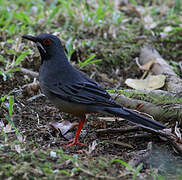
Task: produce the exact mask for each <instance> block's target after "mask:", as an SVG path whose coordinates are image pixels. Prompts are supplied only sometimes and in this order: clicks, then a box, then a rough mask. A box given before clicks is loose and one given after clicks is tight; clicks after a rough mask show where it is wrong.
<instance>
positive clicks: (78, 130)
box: [63, 117, 85, 147]
mask: <svg viewBox="0 0 182 180" xmlns="http://www.w3.org/2000/svg"><path fill="white" fill-rule="evenodd" d="M84 123H85V117H84V118H83V119H81V120H80V122H79V124H78V128H77V130H76V134H75V137H74V139H72V140H70V141H71V142H72V143H70V144H65V145H63V146H65V147H71V146H73V145H80V146H85V144H83V143H80V142H79V141H78V138H79V135H80V132H81V130H82V128H83V125H84Z"/></svg>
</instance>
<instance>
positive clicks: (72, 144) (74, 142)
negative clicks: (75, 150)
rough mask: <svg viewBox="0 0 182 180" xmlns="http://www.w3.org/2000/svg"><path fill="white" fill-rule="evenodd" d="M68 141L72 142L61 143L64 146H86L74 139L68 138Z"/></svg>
mask: <svg viewBox="0 0 182 180" xmlns="http://www.w3.org/2000/svg"><path fill="white" fill-rule="evenodd" d="M69 142H72V143H70V144H63V146H64V147H71V146H74V145H80V146H86V145H85V144H84V143H81V142H79V141H75V139H71V140H69Z"/></svg>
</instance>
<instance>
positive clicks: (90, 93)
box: [44, 79, 121, 107]
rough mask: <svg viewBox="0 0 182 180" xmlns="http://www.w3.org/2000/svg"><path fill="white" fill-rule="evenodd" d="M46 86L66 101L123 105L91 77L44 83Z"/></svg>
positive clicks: (114, 105)
mask: <svg viewBox="0 0 182 180" xmlns="http://www.w3.org/2000/svg"><path fill="white" fill-rule="evenodd" d="M44 87H46V89H47V90H48V91H49V92H50V93H52V94H54V95H56V96H57V97H59V98H61V99H63V100H65V101H69V102H73V103H80V104H86V105H97V106H106V107H121V106H120V105H119V104H117V103H115V102H114V100H113V99H112V98H111V96H110V95H109V94H108V93H107V92H106V91H105V90H104V89H103V88H102V87H101V86H100V85H99V84H98V83H96V82H95V81H92V80H90V79H86V80H85V81H82V82H74V83H69V84H62V83H60V82H56V83H55V82H54V83H52V84H51V85H50V84H49V85H48V84H47V85H46V84H44Z"/></svg>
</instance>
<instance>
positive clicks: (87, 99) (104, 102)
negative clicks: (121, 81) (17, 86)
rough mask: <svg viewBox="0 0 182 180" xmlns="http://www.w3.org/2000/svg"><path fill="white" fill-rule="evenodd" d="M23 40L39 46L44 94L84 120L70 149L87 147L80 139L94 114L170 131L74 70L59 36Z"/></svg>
mask: <svg viewBox="0 0 182 180" xmlns="http://www.w3.org/2000/svg"><path fill="white" fill-rule="evenodd" d="M22 38H24V39H27V40H30V41H32V42H34V43H36V45H37V48H38V50H39V53H40V57H41V64H40V69H39V82H40V88H41V91H42V92H43V94H44V95H45V96H47V98H48V99H49V100H50V101H51V102H52V103H53V104H54V105H55V106H56V107H57V108H59V109H60V110H61V111H62V112H65V113H69V114H72V115H73V116H76V117H78V118H80V120H79V123H78V127H77V130H76V133H75V137H74V138H73V139H72V140H70V141H69V143H68V144H66V145H65V146H66V147H71V146H73V145H81V146H83V145H85V144H84V143H81V142H80V141H79V135H80V132H81V130H82V128H83V125H84V123H85V121H86V114H90V113H103V114H109V115H113V116H116V117H121V118H124V119H126V120H128V121H130V122H132V123H134V124H136V125H138V126H141V127H143V128H146V129H150V130H152V131H159V130H162V129H164V128H166V126H165V125H163V124H161V123H159V122H158V121H156V120H154V119H152V118H149V117H147V116H144V115H141V114H140V113H138V112H135V111H133V110H131V109H128V108H126V107H123V106H121V105H120V104H118V103H116V102H115V101H114V99H113V98H112V97H111V96H110V95H109V93H108V92H107V91H106V90H105V89H104V88H103V87H102V86H101V85H100V84H99V83H97V82H96V81H94V80H92V79H90V78H89V77H88V76H87V75H86V74H85V73H83V72H81V71H80V70H79V69H77V68H75V67H74V66H72V64H71V63H70V62H69V61H68V59H67V56H66V54H65V52H64V48H63V46H62V43H61V41H60V39H59V38H58V37H57V36H55V35H52V34H46V33H42V34H40V35H38V36H32V35H23V36H22Z"/></svg>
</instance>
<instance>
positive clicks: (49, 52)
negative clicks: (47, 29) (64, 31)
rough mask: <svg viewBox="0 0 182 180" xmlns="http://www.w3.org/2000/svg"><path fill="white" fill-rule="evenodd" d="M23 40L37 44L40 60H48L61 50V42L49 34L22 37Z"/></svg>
mask: <svg viewBox="0 0 182 180" xmlns="http://www.w3.org/2000/svg"><path fill="white" fill-rule="evenodd" d="M22 37H23V38H25V39H28V40H30V41H33V42H34V43H36V44H37V48H38V50H39V52H40V55H41V58H42V60H47V59H50V58H51V57H52V56H54V55H56V53H57V52H59V51H60V48H61V49H62V45H61V41H60V40H59V38H58V37H56V36H54V35H51V34H40V35H38V36H31V35H24V36H22Z"/></svg>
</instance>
